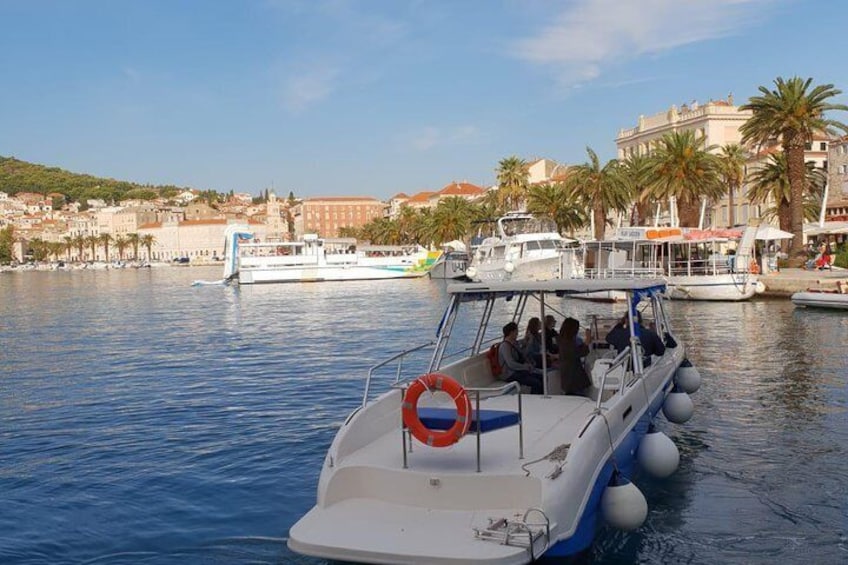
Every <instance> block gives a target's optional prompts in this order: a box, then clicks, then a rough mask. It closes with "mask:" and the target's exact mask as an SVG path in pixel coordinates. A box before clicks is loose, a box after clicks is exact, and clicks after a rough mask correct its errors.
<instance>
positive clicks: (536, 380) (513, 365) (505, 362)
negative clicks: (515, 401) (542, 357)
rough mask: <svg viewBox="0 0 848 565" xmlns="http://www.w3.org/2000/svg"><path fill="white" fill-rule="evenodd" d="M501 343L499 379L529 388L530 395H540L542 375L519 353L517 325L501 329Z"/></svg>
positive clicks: (499, 350) (513, 323) (507, 325)
mask: <svg viewBox="0 0 848 565" xmlns="http://www.w3.org/2000/svg"><path fill="white" fill-rule="evenodd" d="M503 336H504V338H503V341H502V342H501V344H500V346H499V347H498V360H499V361H500V365H501V374H500V377H499V378H500V379H501V380H504V381H506V382H508V383H511V382H517V383H519V384H522V385H525V386H528V387H530V393H531V394H542V392H543V391H544V388H543V386H542V374H541V372H540V371H536V370H535V369H534V368H533V364H532V363H530V362H528V361H527V359H526V358H525V357H524V353H522V351H521V346H520V345H519V343H518V324H516V323H515V322H509V323H508V324H506V325H505V326H504V327H503Z"/></svg>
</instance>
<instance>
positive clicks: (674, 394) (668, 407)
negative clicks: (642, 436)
mask: <svg viewBox="0 0 848 565" xmlns="http://www.w3.org/2000/svg"><path fill="white" fill-rule="evenodd" d="M662 410H663V414H664V415H665V417H666V419H667V420H668V421H669V422H673V423H675V424H682V423H684V422H688V421H689V418H691V417H692V414H694V413H695V405H694V404H693V403H692V399H691V398H689V395H688V394H687V393H685V392H683V391H682V390H679V389H677V388H675V389H674V390H672V391H671V392H670V393H669V395H668V396H666V397H665V402H664V403H663V409H662Z"/></svg>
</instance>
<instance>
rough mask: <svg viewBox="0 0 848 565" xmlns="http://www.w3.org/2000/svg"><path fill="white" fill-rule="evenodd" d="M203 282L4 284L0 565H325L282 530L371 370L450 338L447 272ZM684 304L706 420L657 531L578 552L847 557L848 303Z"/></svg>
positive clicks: (60, 276) (124, 278)
mask: <svg viewBox="0 0 848 565" xmlns="http://www.w3.org/2000/svg"><path fill="white" fill-rule="evenodd" d="M201 271H203V270H202V269H195V268H192V269H180V268H169V269H146V270H125V271H97V272H85V271H83V272H67V273H66V272H56V273H14V274H3V275H0V299H2V301H0V354H2V356H3V358H2V363H3V364H2V366H3V373H2V379H0V421H2V423H3V425H2V427H0V508H2V509H3V511H2V512H0V531H3V532H4V534H3V536H0V562H3V563H24V562H25V563H57V562H73V563H79V562H93V563H140V562H141V563H184V562H209V561H212V562H224V563H283V562H298V563H320V561H319V560H311V559H307V558H302V557H298V556H294V555H292V554H290V553H289V552H288V550H287V549H286V548H285V544H284V539H285V536H286V533H287V531H288V528H289V526H290V525H291V524H292V523H293V522H294V521H295V520H296V519H297V518H298V517H299V516H300V515H301V514H302V513H304V512H305V511H306V510H307V509H308V508H309V507H310V506H311V505H312V504H313V503H314V497H315V488H316V482H317V476H318V471H319V469H320V465H321V461H322V459H323V457H324V453H325V451H326V449H327V446H328V445H329V443H330V441H331V440H332V437H333V435H334V433H335V431H336V429H337V427H338V425H339V422H340V421H341V420H342V419H343V418H344V417H345V416H346V415H347V413H348V412H349V411H350V410H351V409H353V407H355V406H356V405H358V403H359V402H361V398H362V397H361V395H362V391H363V384H364V377H365V374H366V372H367V369H368V367H369V366H371V365H372V364H374V363H375V362H377V361H379V360H382V359H384V358H386V357H387V356H388V355H390V354H391V353H394V352H396V351H398V350H401V349H404V348H408V347H410V346H411V345H414V344H421V343H424V342H427V341H429V340H431V339H432V338H433V337H434V330H435V328H436V326H437V324H438V322H439V319H440V317H441V313H442V310H443V307H444V305H445V304H446V300H447V299H446V296H445V293H444V286H445V283H444V282H443V281H429V280H428V279H417V280H408V281H376V282H362V283H355V282H353V283H339V284H332V283H327V284H306V285H265V286H246V287H241V288H239V287H217V286H200V287H191V281H193V280H195V279H197V278H209V279H212V278H216V275H217V274H218V273H217V270H214V269H210V270H209V272H208V273H206V272H201ZM553 306H554V307H555V308H556V309H557V310H558V311H559V312H561V313H562V315H572V316H576V317H577V318H579V319H581V321H583V322H584V323H585V321H586V320H587V316H588V313H589V312H590V311H592V310H594V309H596V308H598V305H595V304H591V303H586V302H581V301H573V302H572V301H563V302H562V303H561V304H559V303H557V304H554V305H553ZM615 308H616V309H617V311H621V309H622V307H621V306H616V307H615ZM668 312H669V315H670V317H671V319H672V322H673V324H674V327H675V328H676V330H677V332H678V334H679V337H680V338H681V339H682V340H683V341H684V343H686V344H687V349H688V352H689V357H690V359H691V360H692V361H693V362H694V363H695V365H696V366H697V367H698V368H699V370H700V371H701V374H702V376H703V385H702V388H701V390H700V391H699V392H698V393H697V394H696V395H694V397H693V399H694V400H695V405H696V413H695V416H694V417H693V419H692V420H690V422H688V423H687V424H685V425H679V426H676V425H672V424H669V423H667V422H664V421H661V422H660V426H661V428H662V429H663V431H665V432H666V433H667V434H668V435H669V436H670V437H672V438H673V439H674V440H675V442H676V443H677V445H678V446H679V448H680V452H681V466H680V469H679V470H678V472H677V473H675V474H674V475H673V476H672V477H669V478H668V479H664V480H652V479H650V478H648V477H638V478H637V484H638V485H639V486H640V488H642V490H643V491H644V492H645V495H646V497H647V499H648V502H649V506H650V513H649V516H648V521H647V522H646V524H645V525H644V527H643V528H641V529H640V530H639V531H638V532H637V533H631V534H624V533H621V532H615V531H611V530H607V529H605V530H604V532H603V533H604V535H602V536H600V537H599V538H598V541H597V542H596V544H595V546H594V547H593V548H592V549H591V551H590V552H588V554H587V555H585V556H582V557H581V558H580V560H583V561H585V562H589V561H592V560H597V561H599V562H604V563H635V562H644V563H679V562H689V563H752V562H772V561H783V562H799V561H800V560H801V559H804V560H806V561H811V562H816V563H835V562H842V561H844V559H845V553H846V551H847V550H848V548H846V524H848V507H846V495H847V494H848V489H847V488H846V486H845V485H846V484H848V473H846V471H845V468H844V460H845V459H846V457H845V455H846V454H845V451H846V448H848V425H846V424H848V416H846V405H847V404H848V398H846V396H848V395H846V382H845V380H846V376H845V369H844V368H845V366H848V354H847V353H846V350H845V337H846V335H848V327H846V326H848V316H845V315H844V314H840V313H838V312H827V311H814V310H800V309H795V308H794V307H793V306H792V305H791V303H790V302H789V301H788V300H762V301H753V302H748V303H742V304H737V303H726V304H725V303H715V304H710V303H686V302H672V303H669V304H668ZM510 314H511V311H510V310H508V309H507V310H503V311H499V312H496V313H495V319H496V321H497V323H496V324H495V328H494V330H493V332H494V333H493V334H491V335H490V336H489V337H495V335H496V333H497V329H498V324H499V323H504V322H505V321H507V320H508V319H509V316H510ZM562 315H557V318H558V319H561V318H562ZM460 322H461V321H460ZM457 331H471V328H468V327H466V326H464V325H463V324H462V323H460V324H459V327H458V328H457ZM426 361H427V356H426V355H422V356H420V358H418V359H417V360H416V361H415V362H417V363H420V364H421V365H422V366H423V364H424V363H426ZM392 377H393V375H390V374H386V375H381V376H380V378H379V383H377V384H379V385H382V386H385V385H386V384H387V382H388V381H389V380H391V378H392ZM580 560H578V561H580Z"/></svg>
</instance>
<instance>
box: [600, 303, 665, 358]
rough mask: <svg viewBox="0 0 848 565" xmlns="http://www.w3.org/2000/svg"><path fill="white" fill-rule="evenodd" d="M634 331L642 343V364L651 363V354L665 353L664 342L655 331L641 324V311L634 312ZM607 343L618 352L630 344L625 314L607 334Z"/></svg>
mask: <svg viewBox="0 0 848 565" xmlns="http://www.w3.org/2000/svg"><path fill="white" fill-rule="evenodd" d="M634 331H635V332H636V335H638V336H639V342H640V343H641V344H642V350H643V352H644V355H645V358H644V366H645V367H647V366H649V365H650V364H651V355H662V354H664V353H665V344H664V343H663V341H662V340H661V339H660V336H658V335H657V332H655V331H654V330H652V329H650V328H646V327H644V326H643V325H642V313H641V312H636V320H635V327H634ZM606 340H607V343H609V344H610V345H612V346H613V347H615V350H616V351H617V352H618V353H621V352H622V351H624V348H625V347H628V346H629V345H630V329H629V328H628V327H627V316H626V315H625V316H624V317H623V318H622V319H621V321H620V322H619V323H618V324H616V325H615V327H614V328H613V329H611V330H610V332H609V333H608V334H607V337H606Z"/></svg>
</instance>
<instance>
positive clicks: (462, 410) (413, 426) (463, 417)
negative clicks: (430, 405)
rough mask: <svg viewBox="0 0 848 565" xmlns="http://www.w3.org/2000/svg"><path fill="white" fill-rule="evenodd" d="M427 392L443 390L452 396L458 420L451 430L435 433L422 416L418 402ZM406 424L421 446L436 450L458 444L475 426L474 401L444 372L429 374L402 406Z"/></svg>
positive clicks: (413, 386)
mask: <svg viewBox="0 0 848 565" xmlns="http://www.w3.org/2000/svg"><path fill="white" fill-rule="evenodd" d="M425 390H439V391H442V392H444V393H446V394H449V395H450V397H451V398H453V401H454V404H455V405H456V420H455V421H454V423H453V425H452V426H451V427H450V428H448V429H447V430H431V429H430V428H428V427H427V426H425V425H424V423H423V422H422V421H421V418H419V417H418V399H419V398H421V395H422V394H423V393H424V391H425ZM401 414H402V415H403V424H404V425H405V426H406V427H407V428H409V431H410V432H412V435H413V436H414V437H415V439H417V440H418V441H420V442H421V443H424V444H427V445H429V446H432V447H447V446H449V445H453V444H455V443H456V442H458V441H459V440H460V439H461V438H462V436H464V435H465V434H466V433H467V432H468V428H470V427H471V401H470V400H469V398H468V393H467V392H465V389H464V388H462V385H460V384H459V383H458V382H456V381H455V380H454V379H453V378H451V377H449V376H448V375H443V374H442V373H428V374H426V375H423V376H421V377H418V378H417V379H416V380H415V382H413V383H412V384H411V385H410V386H409V388H408V389H407V390H406V395H404V397H403V404H402V405H401Z"/></svg>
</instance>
